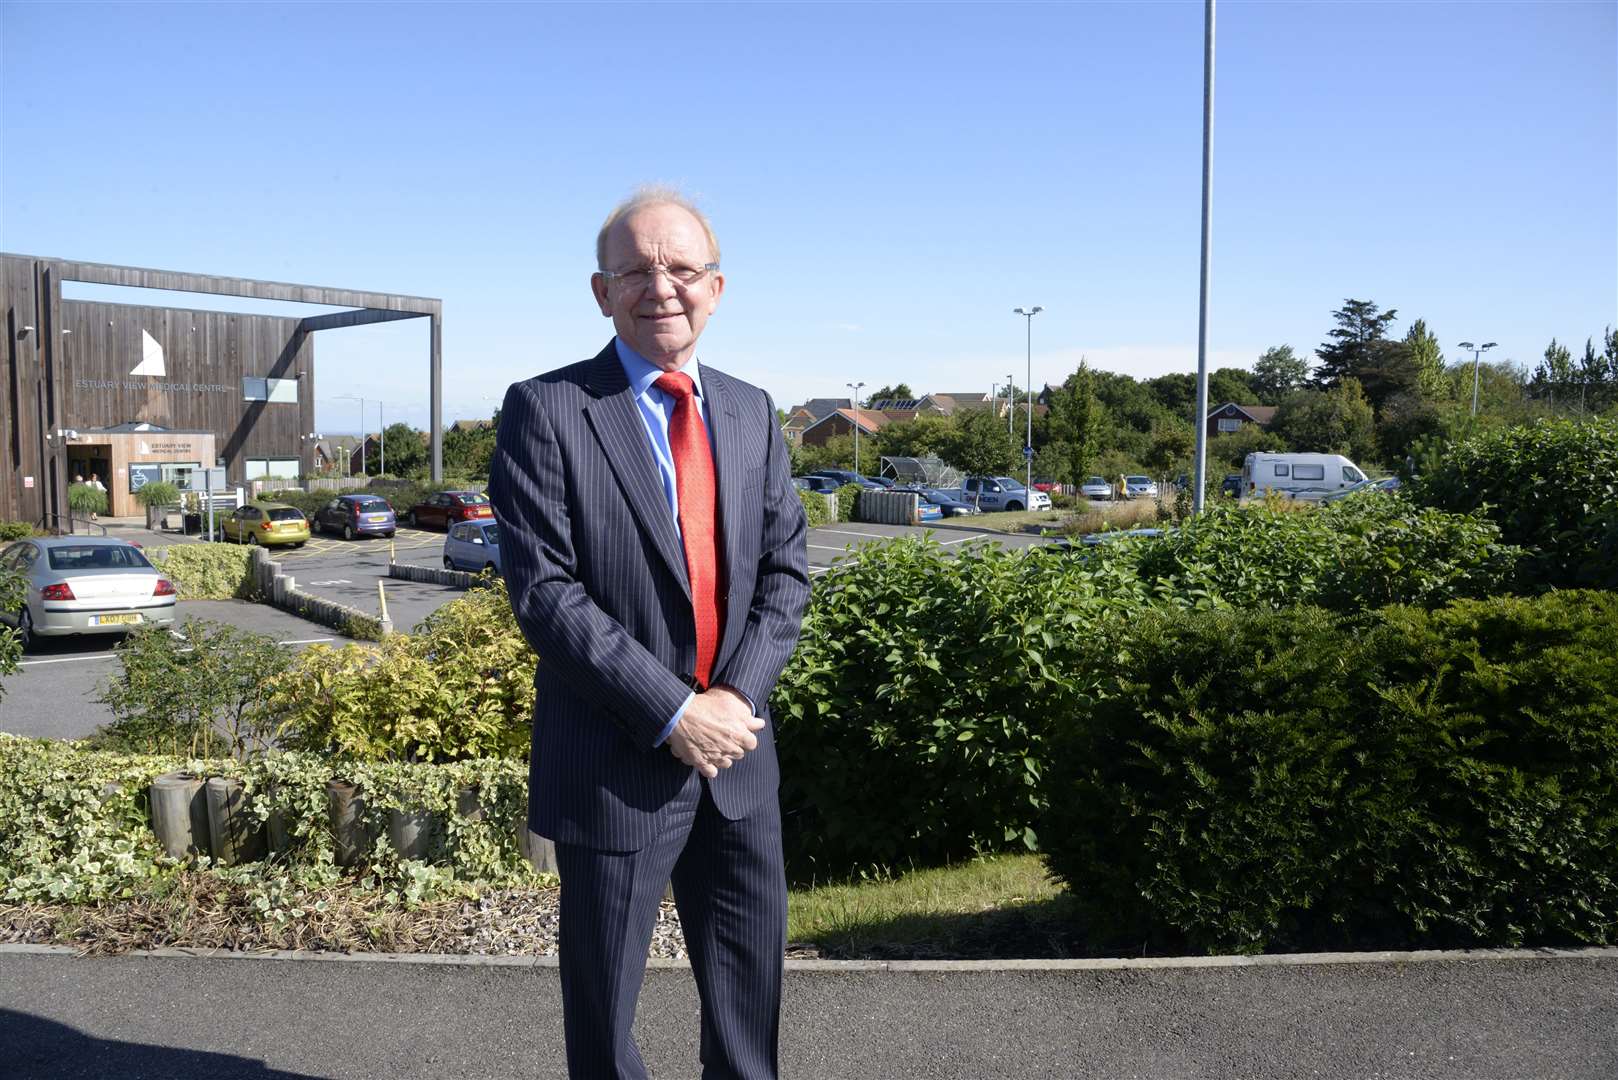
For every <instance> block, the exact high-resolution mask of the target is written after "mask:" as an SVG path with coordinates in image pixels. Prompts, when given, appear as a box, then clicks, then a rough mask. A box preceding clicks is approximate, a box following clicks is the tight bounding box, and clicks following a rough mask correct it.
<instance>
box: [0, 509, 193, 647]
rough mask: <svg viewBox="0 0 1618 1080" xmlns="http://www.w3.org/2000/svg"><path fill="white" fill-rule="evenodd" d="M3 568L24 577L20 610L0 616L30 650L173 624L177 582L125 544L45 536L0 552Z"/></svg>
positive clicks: (106, 540)
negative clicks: (64, 638) (65, 639)
mask: <svg viewBox="0 0 1618 1080" xmlns="http://www.w3.org/2000/svg"><path fill="white" fill-rule="evenodd" d="M0 569H4V570H9V571H12V572H14V573H16V574H19V575H20V576H21V577H22V578H23V582H24V586H25V588H26V593H25V595H24V599H23V604H22V607H20V608H19V609H17V610H16V611H0V623H5V624H6V625H8V626H12V627H14V628H16V629H17V631H18V632H19V635H20V636H21V638H22V646H23V648H25V649H26V648H27V647H28V646H29V644H30V643H31V642H32V641H33V639H34V638H35V637H36V636H38V637H56V636H61V635H67V634H108V633H122V632H125V631H129V630H133V629H137V628H138V627H141V626H148V625H157V626H169V625H172V624H173V622H174V607H175V603H174V602H175V590H174V584H173V582H171V581H169V579H168V578H166V577H164V576H163V575H162V574H161V573H159V572H158V570H157V568H156V567H154V566H153V565H152V564H151V563H150V562H148V561H147V559H146V556H145V554H144V553H143V552H142V551H141V550H140V549H139V548H137V547H136V546H135V545H134V544H131V543H129V542H128V541H125V540H114V539H110V538H107V537H100V536H96V537H89V536H44V537H35V538H33V539H29V540H19V541H17V542H16V543H13V544H11V545H9V546H7V547H6V548H5V549H4V551H0Z"/></svg>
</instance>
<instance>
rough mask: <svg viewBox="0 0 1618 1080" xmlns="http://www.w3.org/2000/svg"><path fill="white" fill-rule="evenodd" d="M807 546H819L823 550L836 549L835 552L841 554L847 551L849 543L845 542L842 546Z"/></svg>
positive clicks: (810, 545)
mask: <svg viewBox="0 0 1618 1080" xmlns="http://www.w3.org/2000/svg"><path fill="white" fill-rule="evenodd" d="M805 546H806V547H812V548H818V549H819V550H821V551H835V552H838V553H839V554H842V553H846V552H847V551H848V545H847V544H844V545H843V546H842V547H831V546H830V545H828V544H806V545H805Z"/></svg>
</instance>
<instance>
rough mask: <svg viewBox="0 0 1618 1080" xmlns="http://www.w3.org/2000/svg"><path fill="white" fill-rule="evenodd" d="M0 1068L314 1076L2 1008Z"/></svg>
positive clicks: (22, 1076) (195, 1077) (29, 1079)
mask: <svg viewBox="0 0 1618 1080" xmlns="http://www.w3.org/2000/svg"><path fill="white" fill-rule="evenodd" d="M0 1061H3V1062H4V1064H0V1072H3V1073H4V1074H5V1075H6V1076H7V1077H15V1078H16V1080H46V1078H47V1077H48V1078H50V1080H77V1078H80V1077H83V1078H86V1080H89V1078H92V1077H94V1078H97V1080H100V1078H104V1077H113V1076H161V1077H165V1078H168V1080H213V1078H215V1077H217V1078H219V1080H226V1078H233V1080H315V1078H313V1077H311V1076H310V1075H309V1074H307V1073H290V1072H285V1071H283V1070H281V1069H272V1068H270V1067H269V1066H267V1065H265V1064H264V1063H263V1062H262V1061H255V1060H253V1059H250V1058H244V1057H237V1056H236V1055H234V1054H215V1053H211V1052H209V1051H206V1050H185V1049H180V1048H177V1047H171V1046H151V1045H147V1044H144V1043H132V1042H119V1041H117V1040H114V1039H97V1038H95V1037H94V1036H91V1035H86V1034H84V1033H83V1032H82V1031H78V1030H77V1029H75V1028H71V1027H68V1026H67V1025H65V1024H58V1023H56V1022H55V1021H54V1020H45V1019H43V1018H41V1017H38V1016H31V1015H29V1014H28V1013H21V1012H14V1011H12V1010H10V1009H0Z"/></svg>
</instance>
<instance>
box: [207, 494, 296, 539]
mask: <svg viewBox="0 0 1618 1080" xmlns="http://www.w3.org/2000/svg"><path fill="white" fill-rule="evenodd" d="M219 528H220V531H221V532H222V533H223V534H224V538H225V539H226V540H231V541H234V542H235V543H238V544H265V545H272V544H291V545H292V546H293V547H303V545H304V544H306V543H307V542H308V541H309V519H308V518H306V517H304V516H303V511H302V510H299V509H298V508H297V507H296V506H288V505H286V504H285V503H248V504H247V505H246V506H243V507H239V508H238V509H237V510H236V512H235V513H234V514H231V515H229V516H228V517H226V518H225V519H224V520H222V521H221V522H220V523H219Z"/></svg>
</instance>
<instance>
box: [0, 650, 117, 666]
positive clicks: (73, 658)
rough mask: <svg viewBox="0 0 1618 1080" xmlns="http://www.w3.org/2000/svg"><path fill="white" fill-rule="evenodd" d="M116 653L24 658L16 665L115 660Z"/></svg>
mask: <svg viewBox="0 0 1618 1080" xmlns="http://www.w3.org/2000/svg"><path fill="white" fill-rule="evenodd" d="M117 658H118V657H117V654H116V653H107V654H106V655H105V656H63V657H60V658H59V659H56V660H24V661H22V662H21V663H19V664H18V665H17V666H18V667H32V666H33V665H35V664H71V663H74V662H75V661H79V660H116V659H117Z"/></svg>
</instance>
